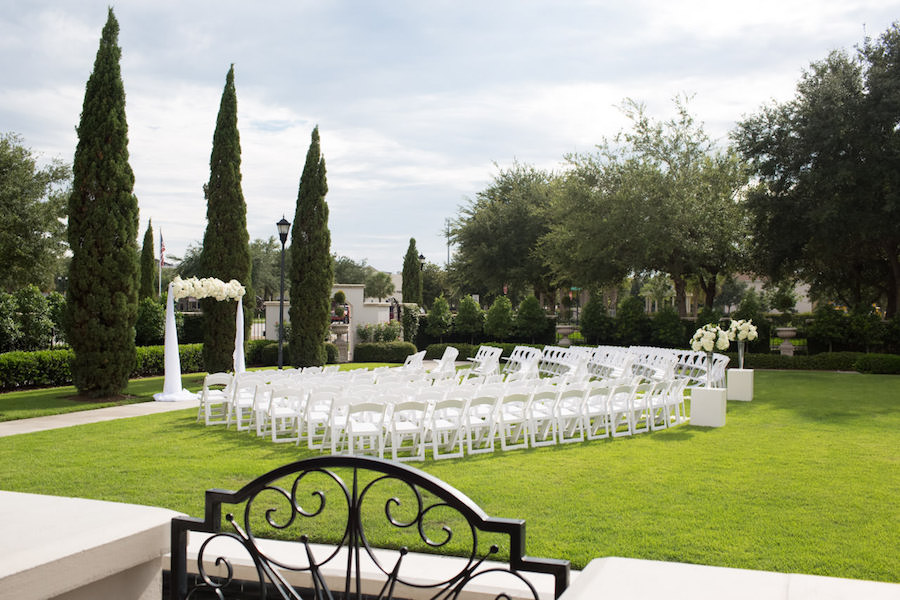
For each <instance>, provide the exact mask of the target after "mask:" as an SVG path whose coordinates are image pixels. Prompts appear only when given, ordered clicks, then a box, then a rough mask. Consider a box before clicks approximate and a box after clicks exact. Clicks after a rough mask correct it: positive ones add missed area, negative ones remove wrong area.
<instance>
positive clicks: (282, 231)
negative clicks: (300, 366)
mask: <svg viewBox="0 0 900 600" xmlns="http://www.w3.org/2000/svg"><path fill="white" fill-rule="evenodd" d="M275 227H277V228H278V237H279V239H281V294H280V295H279V296H278V368H279V369H281V367H282V365H283V364H284V362H283V358H282V357H283V356H284V354H283V353H284V243H285V242H286V241H287V236H288V231H290V230H291V222H290V221H288V220H287V219H285V218H284V215H282V216H281V220H280V221H278V222H277V223H275Z"/></svg>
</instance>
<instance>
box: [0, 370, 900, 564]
mask: <svg viewBox="0 0 900 600" xmlns="http://www.w3.org/2000/svg"><path fill="white" fill-rule="evenodd" d="M755 375H756V396H755V399H754V401H753V402H751V403H740V402H732V403H729V405H728V423H727V425H726V426H725V427H724V428H721V429H707V428H700V427H692V426H681V427H677V428H674V429H671V430H668V431H662V432H654V433H645V434H641V435H638V436H634V437H631V438H618V439H615V440H603V441H597V442H586V443H583V444H568V445H564V446H553V447H549V448H540V449H536V450H520V451H512V452H505V453H504V452H500V451H499V450H498V451H497V452H495V453H493V454H491V455H479V456H475V457H466V458H463V459H458V460H443V461H437V462H435V461H431V460H429V461H427V462H425V463H424V464H423V465H414V466H420V467H421V468H423V469H424V470H426V471H428V472H429V473H431V474H433V475H435V476H437V477H439V478H441V479H443V480H445V481H447V482H448V483H450V484H451V485H453V486H455V487H457V488H458V489H459V490H461V491H462V492H464V493H465V494H467V495H468V496H470V497H471V498H472V499H473V500H475V501H476V502H477V503H479V504H480V505H481V506H482V507H483V508H484V509H485V511H486V512H487V513H488V514H490V515H492V516H497V517H513V518H524V519H526V521H527V523H528V546H527V550H528V553H529V554H530V555H532V556H542V557H558V558H567V559H569V560H571V561H572V564H573V567H574V568H582V567H583V566H584V565H585V564H586V563H587V562H588V561H590V560H591V559H592V558H594V557H598V556H626V557H635V558H647V559H656V560H670V561H682V562H691V563H701V564H709V565H721V566H730V567H740V568H749V569H764V570H772V571H781V572H797V573H810V574H818V575H830V576H837V577H850V578H857V579H872V580H879V581H891V582H900V500H898V499H900V468H898V467H900V464H898V463H900V377H897V376H888V375H862V374H838V373H823V372H798V371H757V372H756V374H755ZM156 385H157V389H158V388H159V387H160V386H161V382H159V383H157V384H156ZM24 393H25V394H28V393H31V392H24ZM2 402H3V399H2V398H0V407H2V408H0V410H2V411H4V412H5V411H6V406H5V405H4V404H2ZM195 416H196V411H195V410H185V411H178V412H174V413H167V414H160V415H153V416H148V417H139V418H134V419H126V420H119V421H110V422H105V423H96V424H91V425H83V426H78V427H72V428H67V429H59V430H54V431H46V432H38V433H32V434H27V435H19V436H11V437H6V438H0V482H2V484H0V487H2V488H3V489H6V490H13V491H22V492H34V493H45V494H55V495H63V496H77V497H84V498H97V499H102V500H114V501H121V502H132V503H137V504H148V505H154V506H163V507H166V508H171V509H175V510H179V511H183V512H186V513H188V514H191V515H193V516H202V514H203V492H204V490H206V489H207V488H213V487H218V488H226V489H237V488H239V487H240V486H242V485H243V484H245V483H247V482H248V481H250V480H251V479H253V478H254V477H256V476H257V475H260V474H262V473H263V472H265V471H267V470H270V469H272V468H275V467H277V466H280V465H282V464H285V463H287V462H290V461H293V460H297V459H299V458H303V457H307V456H310V453H309V452H308V451H306V450H304V449H302V448H301V449H298V448H297V447H295V446H293V445H284V444H278V445H276V444H272V443H271V442H268V441H265V440H260V439H257V438H256V437H255V436H252V435H248V434H247V433H238V432H236V431H234V430H225V429H224V428H223V427H221V426H220V427H209V428H207V427H204V426H202V425H200V424H197V423H196V422H195V420H194V419H195Z"/></svg>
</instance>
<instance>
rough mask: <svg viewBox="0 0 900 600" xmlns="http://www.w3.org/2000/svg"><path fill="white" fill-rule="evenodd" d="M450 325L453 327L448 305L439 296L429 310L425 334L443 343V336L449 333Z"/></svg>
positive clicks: (444, 299)
mask: <svg viewBox="0 0 900 600" xmlns="http://www.w3.org/2000/svg"><path fill="white" fill-rule="evenodd" d="M451 325H453V315H451V314H450V304H449V303H448V302H447V299H446V298H444V295H443V294H441V295H440V296H438V297H437V298H435V300H434V303H433V304H432V305H431V310H430V311H428V326H427V328H426V329H425V332H426V333H427V334H428V335H430V336H432V337H437V338H440V340H441V341H443V338H444V336H445V335H447V334H448V333H450V327H451Z"/></svg>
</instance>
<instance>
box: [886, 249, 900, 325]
mask: <svg viewBox="0 0 900 600" xmlns="http://www.w3.org/2000/svg"><path fill="white" fill-rule="evenodd" d="M885 250H886V252H885V254H886V255H887V260H888V264H889V265H890V266H891V281H889V282H888V289H887V306H886V307H885V311H884V312H885V316H886V317H887V318H888V319H891V318H893V316H894V315H896V314H897V298H898V296H900V254H898V248H897V246H896V245H891V244H888V247H887V248H885Z"/></svg>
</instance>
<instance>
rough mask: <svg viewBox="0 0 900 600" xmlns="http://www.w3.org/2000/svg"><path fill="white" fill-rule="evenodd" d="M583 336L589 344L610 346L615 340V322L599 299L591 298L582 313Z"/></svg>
mask: <svg viewBox="0 0 900 600" xmlns="http://www.w3.org/2000/svg"><path fill="white" fill-rule="evenodd" d="M581 335H582V336H583V337H584V340H585V341H586V342H587V343H588V344H594V345H596V344H610V343H612V342H613V341H614V339H615V320H614V319H613V318H612V317H611V316H609V315H608V314H607V312H606V306H604V304H603V300H602V299H601V298H599V297H593V296H592V297H591V299H590V300H589V301H588V303H587V304H586V305H585V307H584V310H583V311H582V313H581Z"/></svg>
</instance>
